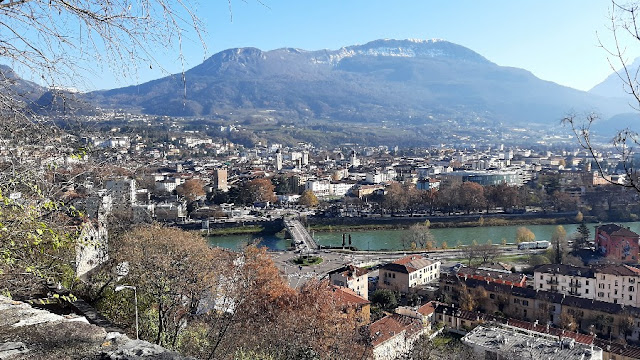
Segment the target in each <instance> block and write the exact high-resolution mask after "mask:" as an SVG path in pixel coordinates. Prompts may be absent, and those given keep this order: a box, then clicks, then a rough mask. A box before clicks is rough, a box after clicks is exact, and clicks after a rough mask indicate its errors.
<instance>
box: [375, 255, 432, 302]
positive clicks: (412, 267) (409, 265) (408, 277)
mask: <svg viewBox="0 0 640 360" xmlns="http://www.w3.org/2000/svg"><path fill="white" fill-rule="evenodd" d="M379 274H380V275H379V276H380V277H379V280H378V288H379V289H389V290H393V291H399V292H401V293H408V292H409V291H411V290H412V289H413V288H415V287H417V286H420V285H425V284H427V283H429V282H431V281H437V280H438V278H439V277H440V261H431V260H429V259H426V258H424V257H422V256H420V255H409V256H406V257H404V258H401V259H398V260H396V261H394V262H392V263H388V264H385V265H384V266H382V267H381V268H380V270H379Z"/></svg>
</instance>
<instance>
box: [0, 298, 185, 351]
mask: <svg viewBox="0 0 640 360" xmlns="http://www.w3.org/2000/svg"><path fill="white" fill-rule="evenodd" d="M0 359H1V360H18V359H42V360H47V359H51V360H53V359H96V360H97V359H104V360H124V359H127V360H128V359H133V360H137V359H140V360H142V359H189V358H187V357H184V356H182V355H180V354H178V353H176V352H173V351H169V350H167V349H164V348H162V347H160V346H158V345H154V344H151V343H149V342H146V341H142V340H132V339H130V338H128V337H127V336H126V335H123V334H121V333H117V332H107V331H106V330H105V329H103V328H101V327H99V326H96V325H91V324H89V322H88V321H87V320H86V319H85V318H84V317H78V316H60V315H56V314H53V313H51V312H49V311H46V310H40V309H36V308H33V307H31V306H30V305H28V304H25V303H23V302H19V301H13V300H11V299H9V298H6V297H4V296H0Z"/></svg>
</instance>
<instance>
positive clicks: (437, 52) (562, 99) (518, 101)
mask: <svg viewBox="0 0 640 360" xmlns="http://www.w3.org/2000/svg"><path fill="white" fill-rule="evenodd" d="M184 79H185V81H184V82H183V80H182V74H176V75H172V76H168V77H165V78H161V79H158V80H154V81H151V82H147V83H144V84H141V85H136V86H129V87H125V88H120V89H113V90H107V91H99V92H93V93H90V94H88V96H89V98H90V99H91V100H93V101H95V102H97V103H99V104H100V105H101V106H103V107H111V108H135V109H139V110H140V111H142V112H145V113H148V114H157V115H174V116H201V115H217V114H225V113H226V114H228V113H230V112H236V111H238V110H244V109H246V110H252V111H253V110H275V111H276V112H279V113H281V114H286V117H287V118H288V119H292V120H295V119H313V118H317V119H332V120H337V121H366V122H376V123H380V122H383V121H390V120H391V121H398V122H400V121H401V122H403V123H412V124H420V123H433V122H436V121H447V119H452V118H455V119H466V120H469V121H474V120H475V119H483V120H488V121H494V122H496V123H500V122H505V123H511V124H528V123H531V122H537V123H553V124H557V122H558V120H559V119H560V118H562V117H563V116H564V115H565V114H566V113H568V112H570V111H571V110H579V111H583V110H584V111H592V110H597V111H599V112H600V113H602V114H605V115H606V116H610V115H614V114H617V113H619V112H622V111H623V110H626V109H627V108H626V106H627V105H626V103H625V102H624V101H622V100H620V101H617V100H614V101H612V100H611V99H606V98H604V97H601V96H598V95H594V94H589V93H586V92H582V91H579V90H575V89H571V88H568V87H564V86H560V85H558V84H555V83H553V82H549V81H543V80H541V79H538V78H536V77H535V76H534V75H533V74H531V73H530V72H528V71H526V70H522V69H517V68H511V67H503V66H498V65H496V64H494V63H492V62H491V61H489V60H487V59H486V58H484V57H483V56H481V55H480V54H478V53H476V52H474V51H472V50H470V49H468V48H465V47H463V46H460V45H456V44H453V43H450V42H447V41H443V40H376V41H372V42H369V43H367V44H364V45H355V46H348V47H343V48H341V49H338V50H318V51H306V50H301V49H292V48H283V49H277V50H272V51H262V50H260V49H256V48H238V49H229V50H225V51H222V52H219V53H217V54H215V55H213V56H211V57H210V58H209V59H207V60H205V61H204V62H203V63H202V64H200V65H198V66H196V67H194V68H192V69H190V70H188V71H186V72H185V73H184Z"/></svg>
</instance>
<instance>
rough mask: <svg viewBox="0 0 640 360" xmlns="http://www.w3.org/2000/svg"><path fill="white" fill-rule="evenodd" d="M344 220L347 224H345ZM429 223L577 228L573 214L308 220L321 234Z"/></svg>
mask: <svg viewBox="0 0 640 360" xmlns="http://www.w3.org/2000/svg"><path fill="white" fill-rule="evenodd" d="M345 219H346V221H345ZM426 221H428V222H429V227H430V228H432V229H447V228H469V227H486V226H529V225H564V224H577V223H578V222H576V219H575V213H562V214H545V215H544V216H536V214H531V215H528V214H508V215H505V214H499V215H498V214H489V215H463V216H460V217H456V216H447V217H442V219H439V218H438V217H403V218H394V217H392V218H384V217H379V218H337V219H329V220H327V219H317V218H310V219H308V224H309V227H310V228H311V230H314V231H321V232H351V231H372V230H402V229H407V228H409V227H411V226H412V225H414V224H423V223H425V222H426Z"/></svg>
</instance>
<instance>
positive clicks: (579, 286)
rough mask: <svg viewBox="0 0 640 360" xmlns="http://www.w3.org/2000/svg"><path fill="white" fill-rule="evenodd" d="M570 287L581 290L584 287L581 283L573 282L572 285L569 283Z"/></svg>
mask: <svg viewBox="0 0 640 360" xmlns="http://www.w3.org/2000/svg"><path fill="white" fill-rule="evenodd" d="M569 286H570V287H572V288H581V287H582V283H580V282H572V283H569Z"/></svg>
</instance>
